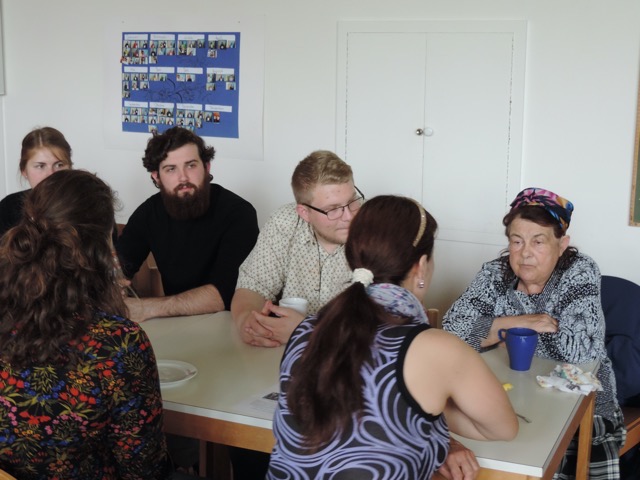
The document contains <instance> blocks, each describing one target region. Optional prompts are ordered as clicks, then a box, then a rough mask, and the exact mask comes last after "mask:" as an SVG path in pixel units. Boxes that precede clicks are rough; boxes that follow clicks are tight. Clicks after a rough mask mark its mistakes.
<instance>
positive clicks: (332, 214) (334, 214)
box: [302, 185, 364, 220]
mask: <svg viewBox="0 0 640 480" xmlns="http://www.w3.org/2000/svg"><path fill="white" fill-rule="evenodd" d="M353 188H355V189H356V192H358V195H360V196H359V197H357V198H354V199H353V200H351V201H350V202H349V203H347V204H346V205H342V206H341V207H336V208H332V209H331V210H321V209H319V208H316V207H314V206H311V205H309V204H308V203H303V204H302V205H304V206H305V207H308V208H310V209H311V210H315V211H316V212H319V213H322V214H324V215H326V216H327V218H328V219H329V220H338V219H339V218H342V215H344V209H345V208H348V209H349V211H350V212H351V213H356V212H357V211H358V210H360V207H361V206H362V204H363V203H364V195H363V194H362V192H361V191H360V190H359V189H358V187H356V186H355V185H354V187H353Z"/></svg>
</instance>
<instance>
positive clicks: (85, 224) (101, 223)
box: [0, 170, 127, 367]
mask: <svg viewBox="0 0 640 480" xmlns="http://www.w3.org/2000/svg"><path fill="white" fill-rule="evenodd" d="M114 203H115V199H114V195H113V192H112V191H111V188H110V187H109V186H108V185H107V184H106V183H104V182H103V181H102V180H100V179H99V178H98V177H97V176H95V175H93V174H91V173H89V172H86V171H82V170H60V171H58V172H56V173H54V174H53V175H51V176H49V177H47V178H46V179H44V180H43V181H42V182H40V183H39V184H38V185H37V186H36V187H35V188H34V189H33V190H31V191H30V192H29V193H28V194H27V197H26V198H25V203H24V213H23V217H22V220H21V221H20V223H19V224H18V225H17V226H16V227H14V228H12V229H10V230H9V231H8V232H7V233H5V235H4V236H3V237H2V239H1V240H0V345H1V346H2V348H1V349H0V356H1V357H2V358H3V360H6V361H7V362H8V363H10V364H12V365H14V366H16V367H24V366H26V365H33V364H50V363H63V362H74V361H75V355H74V349H72V348H69V347H70V346H71V345H73V343H74V342H77V341H78V340H79V339H80V338H81V336H82V335H83V334H84V333H85V332H86V331H87V327H88V325H90V324H91V323H92V322H94V320H95V317H96V312H97V311H103V312H107V313H110V314H117V315H126V313H127V308H126V306H125V303H124V300H123V298H122V293H121V290H120V287H119V285H118V283H117V281H118V280H119V277H120V275H119V273H118V272H117V268H116V263H115V261H114V256H113V245H112V241H111V234H112V231H113V226H114Z"/></svg>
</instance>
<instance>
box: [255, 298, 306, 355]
mask: <svg viewBox="0 0 640 480" xmlns="http://www.w3.org/2000/svg"><path fill="white" fill-rule="evenodd" d="M271 313H273V314H275V315H277V317H272V316H270V314H271ZM303 319H304V317H303V315H302V314H300V313H298V312H296V311H295V310H293V309H291V308H285V307H279V306H277V305H274V304H273V303H272V302H271V301H268V300H267V301H266V302H265V304H264V306H263V307H262V310H261V311H260V312H256V311H252V312H251V313H249V315H248V316H247V318H246V319H245V321H244V324H243V326H242V329H243V332H244V335H243V339H244V340H245V342H246V343H249V344H251V345H253V346H256V347H278V346H280V345H284V344H285V343H287V341H288V340H289V337H290V336H291V333H292V332H293V330H294V329H295V328H296V327H297V326H298V324H299V323H300V322H301V321H302V320H303Z"/></svg>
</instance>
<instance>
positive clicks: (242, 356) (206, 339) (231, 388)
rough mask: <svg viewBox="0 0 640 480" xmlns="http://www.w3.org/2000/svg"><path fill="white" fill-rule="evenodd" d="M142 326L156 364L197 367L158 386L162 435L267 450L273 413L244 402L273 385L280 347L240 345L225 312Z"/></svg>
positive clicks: (167, 320)
mask: <svg viewBox="0 0 640 480" xmlns="http://www.w3.org/2000/svg"><path fill="white" fill-rule="evenodd" d="M142 327H143V329H144V330H145V332H146V333H147V335H148V336H149V339H150V340H151V344H152V346H153V349H154V352H155V354H156V358H157V359H158V360H181V361H184V362H188V363H191V364H193V365H195V366H196V367H197V369H198V374H197V375H196V376H195V377H194V378H193V379H191V380H188V381H187V382H186V383H184V384H181V385H177V386H173V387H168V388H165V387H162V398H163V405H164V422H165V431H166V432H168V433H173V434H177V435H184V436H188V437H192V438H198V439H200V440H205V441H208V442H213V443H220V444H224V445H232V446H237V447H242V448H248V449H251V450H259V451H263V452H271V449H272V447H273V443H274V438H273V434H272V418H273V412H272V411H270V412H261V411H258V410H256V409H254V408H251V407H249V406H247V403H248V402H250V401H251V399H252V398H255V397H256V396H259V395H260V394H261V393H264V392H267V391H270V390H273V388H274V387H276V386H277V382H278V371H279V366H280V358H281V357H282V351H283V347H279V348H257V347H252V346H250V345H246V344H244V343H243V342H242V340H241V339H240V336H239V335H238V333H237V330H236V327H235V325H234V323H233V320H232V318H231V314H230V313H229V312H220V313H217V314H211V315H196V316H192V317H177V318H161V319H154V320H149V321H146V322H144V323H143V324H142ZM276 391H277V389H276Z"/></svg>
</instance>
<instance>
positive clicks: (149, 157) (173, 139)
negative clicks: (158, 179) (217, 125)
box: [142, 127, 216, 186]
mask: <svg viewBox="0 0 640 480" xmlns="http://www.w3.org/2000/svg"><path fill="white" fill-rule="evenodd" d="M190 143H192V144H194V145H195V146H196V147H198V154H199V155H200V159H201V160H202V163H203V164H205V165H206V164H207V163H211V161H212V160H213V158H214V156H215V154H216V151H215V149H214V148H213V147H210V146H209V147H208V146H207V145H206V144H205V143H204V140H203V139H202V138H200V137H199V136H198V135H196V134H195V133H193V132H192V131H191V130H187V129H186V128H182V127H172V128H170V129H169V130H166V131H165V132H164V133H160V134H159V133H158V132H154V133H153V136H152V137H151V138H150V139H149V141H148V142H147V148H146V149H145V151H144V157H142V165H143V166H144V168H146V169H147V172H157V171H158V169H159V168H160V163H161V162H162V161H163V160H165V159H166V158H167V155H169V153H170V152H173V151H174V150H177V149H178V148H180V147H184V146H185V145H188V144H190ZM154 185H155V181H154ZM156 186H157V185H156Z"/></svg>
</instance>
